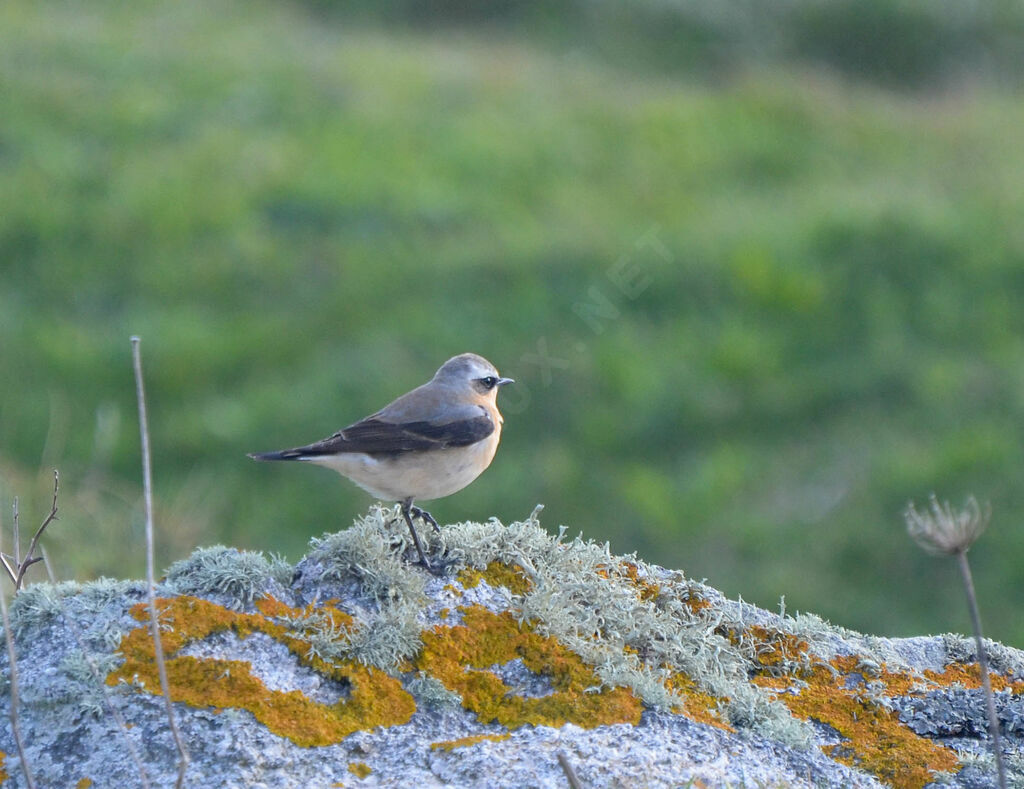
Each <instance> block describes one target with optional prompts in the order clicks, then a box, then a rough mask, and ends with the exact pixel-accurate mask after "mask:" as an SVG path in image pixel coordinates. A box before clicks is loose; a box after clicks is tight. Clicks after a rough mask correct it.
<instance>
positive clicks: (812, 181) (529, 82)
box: [0, 0, 1024, 645]
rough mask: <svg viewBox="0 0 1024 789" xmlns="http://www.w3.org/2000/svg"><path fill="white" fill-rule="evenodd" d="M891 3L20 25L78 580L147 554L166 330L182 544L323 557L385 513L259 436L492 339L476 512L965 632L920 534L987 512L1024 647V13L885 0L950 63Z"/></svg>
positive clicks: (27, 296)
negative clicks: (504, 387) (535, 511)
mask: <svg viewBox="0 0 1024 789" xmlns="http://www.w3.org/2000/svg"><path fill="white" fill-rule="evenodd" d="M715 5H716V4H714V3H709V4H708V9H709V10H708V11H707V13H708V14H710V13H711V11H710V9H711V8H713V7H715ZM718 5H719V6H721V4H718ZM854 5H856V6H857V7H858V8H859V7H860V4H851V3H836V4H822V3H816V2H812V1H811V0H806V2H797V3H793V4H789V6H790V10H789V11H787V15H786V16H785V17H779V18H777V19H772V20H770V21H771V24H767V22H766V24H765V25H763V26H758V25H756V24H753V20H752V19H751V17H750V13H751V12H750V11H748V12H746V16H744V15H739V16H737V17H734V18H733V23H734V24H735V26H736V27H735V29H733V28H730V26H729V22H728V18H727V16H723V17H721V18H718V17H715V18H714V19H713V20H711V17H710V16H708V17H707V18H708V20H711V21H709V22H708V24H707V25H706V26H705V28H706V30H707V31H711V32H706V33H705V34H700V35H698V34H697V33H693V34H692V35H691V34H687V33H686V30H691V28H692V29H693V30H697V29H698V28H697V27H693V26H690V27H687V26H688V25H690V22H692V21H693V19H694V17H692V15H691V16H690V17H687V16H686V15H685V14H684V13H683V12H682V11H681V10H679V9H677V11H679V14H678V15H677V16H675V17H672V19H671V20H669V19H664V20H661V22H660V23H659V16H658V13H665V14H668V12H667V11H663V12H658V11H656V10H655V9H653V6H652V7H646V6H641V8H644V9H645V10H644V11H643V13H640V12H638V13H637V15H636V18H635V19H632V20H631V21H629V22H628V24H627V21H626V20H618V21H616V20H615V19H613V18H611V17H609V16H601V15H596V12H593V13H587V9H586V8H583V7H582V6H580V7H577V6H575V5H573V4H569V3H565V4H556V5H553V6H551V9H552V10H551V12H550V18H547V17H545V18H543V19H541V18H537V17H535V16H530V15H529V14H528V13H527V11H525V10H524V8H525V6H523V7H521V6H520V5H519V4H517V3H514V2H506V3H502V4H500V7H501V8H502V9H504V10H503V11H502V13H501V14H498V15H497V16H496V17H495V16H492V17H491V18H488V19H486V20H482V21H481V20H477V19H474V18H472V14H471V13H470V10H467V9H471V6H470V5H469V4H457V3H441V4H440V5H438V6H437V8H438V9H440V10H444V9H447V11H446V16H445V20H441V19H437V18H435V19H433V20H432V22H433V23H432V24H424V21H423V17H424V14H425V12H424V10H423V9H424V8H427V7H428V6H425V5H423V4H420V3H407V4H404V5H403V4H400V3H398V4H387V5H385V6H382V7H381V8H380V9H377V10H374V9H373V8H372V7H370V6H369V5H367V8H366V9H365V11H364V12H363V14H362V16H360V17H359V18H358V19H355V20H353V19H351V18H347V17H345V16H342V12H341V11H340V10H336V9H334V8H333V6H329V5H328V4H326V3H320V4H316V3H309V4H306V5H302V4H287V3H276V4H275V3H269V2H255V3H253V2H249V3H244V4H243V3H240V2H232V1H231V0H212V2H206V3H197V2H192V0H186V1H185V2H182V3H160V2H153V1H152V0H140V1H139V2H135V3H131V4H119V3H112V2H106V0H97V2H92V3H88V4H81V3H72V2H58V1H57V0H42V1H41V2H27V0H12V1H9V2H7V3H4V4H2V5H0V97H2V110H0V506H2V512H3V513H4V516H5V517H4V523H5V524H7V525H9V518H8V517H7V513H8V512H9V506H10V501H11V499H12V497H13V496H14V495H15V494H17V495H20V496H21V513H22V516H21V517H22V522H23V527H24V526H27V525H29V524H34V522H35V521H36V519H37V517H41V516H42V515H43V514H45V511H46V510H47V509H48V496H49V493H50V486H51V485H52V477H51V472H50V469H51V468H52V467H54V466H58V467H59V468H60V470H61V478H62V492H61V502H60V505H61V514H60V520H59V521H58V522H57V523H55V524H53V525H52V526H51V527H50V529H49V530H48V532H47V544H48V546H49V548H50V551H51V555H52V558H53V560H54V562H55V565H56V569H57V570H58V573H59V574H60V576H61V577H62V578H70V577H75V578H88V577H94V576H96V575H99V574H104V573H105V574H112V575H116V576H126V575H138V574H139V573H140V572H141V570H142V567H143V551H142V547H141V543H142V529H141V505H140V495H139V485H138V480H139V478H140V471H139V461H138V436H137V428H136V421H135V419H136V417H135V405H134V390H133V383H132V374H131V366H130V358H129V345H128V337H129V335H130V334H133V333H134V334H139V335H140V336H141V337H142V338H143V346H142V349H143V360H144V366H145V370H146V376H147V389H148V395H149V406H150V421H151V432H152V441H153V445H154V458H153V460H154V470H155V474H154V476H155V486H156V494H157V497H158V510H157V521H158V529H159V530H160V533H161V540H162V543H161V545H160V546H159V548H160V550H161V552H162V558H161V559H160V560H159V562H158V563H159V564H161V565H162V566H166V565H167V564H169V563H170V561H171V560H174V559H179V558H181V557H183V556H186V555H188V554H189V553H190V552H191V549H192V548H193V547H194V546H196V545H212V544H215V543H220V542H223V543H226V544H229V545H233V546H237V547H239V548H243V549H246V548H249V549H258V550H261V551H267V552H269V551H280V552H282V553H283V554H284V555H285V556H287V557H289V558H291V559H295V558H296V557H298V556H299V555H300V554H301V553H302V552H303V550H304V548H305V546H306V544H307V542H308V540H309V538H310V537H311V536H314V535H319V534H321V533H323V532H325V531H336V530H337V529H339V528H342V527H346V526H348V525H349V524H350V523H351V522H352V520H353V518H355V517H357V516H358V515H360V514H361V513H363V512H365V510H366V508H367V504H368V501H367V497H366V496H365V495H364V494H362V493H361V492H360V491H358V490H357V489H355V488H354V487H353V486H351V485H349V484H347V483H345V482H344V481H342V480H338V479H336V478H335V477H334V476H332V475H331V474H330V473H328V472H326V471H322V470H319V469H309V468H302V469H296V468H292V467H280V468H279V467H268V466H257V465H256V464H254V463H251V462H250V461H249V460H248V459H247V458H246V457H245V452H247V451H254V450H265V449H273V448H280V447H283V446H287V445H293V444H297V443H302V442H305V441H307V440H312V439H316V438H319V437H321V436H323V435H326V434H327V433H328V432H330V431H332V430H334V429H336V428H338V427H341V426H343V425H344V424H346V423H347V422H349V421H352V420H354V419H356V418H358V417H361V416H363V415H365V414H367V413H369V412H371V411H372V410H374V409H375V408H377V407H379V406H380V405H382V404H383V403H385V402H386V401H387V400H388V399H390V398H391V397H393V396H395V395H397V394H399V393H401V392H403V391H405V390H406V389H408V388H410V387H412V386H414V385H416V384H418V383H421V382H422V381H423V380H425V379H426V378H427V377H428V376H429V375H431V374H432V373H433V371H434V369H436V367H437V366H438V365H439V364H440V363H441V362H442V361H444V359H446V358H447V357H448V356H450V355H452V354H454V353H458V352H461V351H465V350H473V351H476V352H478V353H482V354H483V355H485V356H487V357H488V358H490V359H491V360H492V361H494V362H495V363H496V364H497V365H498V367H499V369H501V371H502V372H503V373H506V374H509V375H512V376H514V377H515V378H516V379H517V380H518V381H519V383H518V384H517V385H516V387H515V388H512V389H510V390H509V391H508V392H504V393H503V410H504V412H505V414H506V434H505V438H504V440H503V444H502V447H501V449H500V451H499V453H498V456H497V459H496V461H495V464H494V466H493V468H492V469H491V470H489V471H488V472H487V473H486V474H485V475H484V476H483V477H482V478H481V479H480V480H479V481H478V482H476V483H475V484H474V485H472V486H470V487H469V488H467V489H466V490H465V491H463V492H462V493H460V494H458V495H456V496H454V497H451V498H449V499H446V500H443V501H439V502H437V503H435V504H433V505H431V510H432V511H433V512H434V514H435V516H437V517H438V519H439V520H441V521H442V522H450V521H456V520H464V519H476V520H480V519H483V518H486V517H487V516H489V515H491V514H496V515H497V516H498V517H500V518H502V519H503V520H505V521H506V522H507V521H511V520H514V519H519V518H522V517H525V515H527V514H528V513H529V512H530V511H531V510H532V508H533V506H534V504H536V503H537V502H543V503H545V504H546V505H547V509H546V510H545V518H544V523H545V524H546V525H547V526H548V527H549V528H554V526H555V525H556V524H558V523H564V524H567V525H568V526H569V528H570V531H571V532H572V533H575V532H576V531H577V530H580V529H582V530H584V531H585V533H586V536H587V537H591V538H594V539H601V540H604V539H607V540H610V541H611V543H612V547H613V549H614V550H615V551H617V552H620V553H621V552H628V551H633V550H635V551H637V552H638V553H639V554H640V556H641V557H644V558H646V559H648V560H651V561H657V562H658V563H661V564H664V565H666V566H669V567H680V568H683V569H685V570H686V572H687V573H688V574H689V575H690V576H694V577H698V578H699V577H702V576H706V577H707V579H708V580H709V582H711V583H712V584H714V585H715V586H717V587H719V588H722V589H723V590H724V591H726V592H727V593H729V594H731V595H736V594H742V595H743V596H744V598H746V599H749V600H751V601H753V602H757V603H760V604H763V605H767V606H769V607H770V606H772V605H773V603H774V601H775V600H777V599H778V597H779V596H780V595H785V596H786V600H787V605H788V607H789V609H790V610H795V609H809V610H813V611H816V612H818V613H820V614H822V615H825V616H828V617H829V618H831V619H832V620H834V621H835V622H837V623H839V624H842V625H846V626H849V627H854V628H858V629H862V630H867V631H871V632H878V633H889V634H911V633H919V632H922V631H941V630H948V629H956V630H961V631H965V630H966V629H967V627H968V619H967V613H966V610H965V608H964V606H963V602H962V601H961V600H960V599H959V597H958V592H957V585H956V583H955V578H954V568H952V567H944V566H941V565H940V564H939V563H935V562H933V561H931V560H929V559H928V557H926V556H923V555H921V554H920V552H919V551H917V550H916V549H915V547H914V546H913V544H912V543H911V542H910V540H909V539H908V538H907V536H906V534H905V533H904V531H903V528H902V519H901V515H900V513H901V512H902V511H903V509H904V507H905V505H906V503H907V501H908V500H910V499H916V500H921V499H923V498H925V497H926V496H927V495H928V493H929V492H931V491H933V490H934V491H936V492H937V493H938V494H939V495H940V496H941V497H943V498H950V499H953V500H954V501H956V500H959V499H961V498H962V497H963V496H964V495H965V494H966V493H968V492H973V493H975V494H976V495H977V496H978V497H979V499H982V500H985V499H990V500H991V501H992V505H993V513H994V515H993V523H992V528H991V529H990V531H989V533H988V534H987V535H986V536H985V537H984V539H982V540H981V541H980V542H979V544H978V545H977V546H976V548H975V549H974V551H973V552H972V564H973V565H974V568H975V572H976V580H977V583H978V590H979V595H980V596H981V598H982V600H983V607H984V609H985V610H986V612H988V613H987V619H988V621H986V622H985V626H986V633H987V634H989V635H990V636H991V637H993V638H999V639H1004V640H1007V641H1009V642H1011V643H1015V644H1017V645H1021V644H1024V622H1022V621H1021V619H1020V617H1018V616H1015V615H1013V612H1015V611H1018V610H1020V608H1021V606H1022V605H1024V583H1021V580H1022V579H1021V573H1022V572H1024V571H1022V569H1021V568H1022V566H1024V565H1022V563H1021V561H1020V557H1021V556H1022V555H1024V530H1021V528H1020V526H1019V521H1020V518H1021V514H1022V513H1024V485H1022V484H1021V482H1022V477H1024V451H1022V446H1021V438H1020V436H1021V425H1022V424H1024V396H1022V394H1021V393H1022V392H1024V312H1022V311H1021V309H1020V306H1019V304H1020V301H1021V297H1022V295H1024V265H1022V264H1024V234H1022V233H1021V230H1020V227H1021V223H1020V217H1021V216H1022V210H1024V193H1022V191H1021V189H1020V184H1021V183H1024V155H1022V151H1021V147H1020V143H1019V137H1020V134H1019V130H1020V129H1021V128H1022V127H1024V103H1022V102H1021V101H1020V96H1019V94H1017V93H1013V92H1012V90H1010V89H1009V88H1006V87H1004V85H1007V84H1013V81H1014V78H1015V77H1017V76H1019V74H1020V67H1021V61H1022V59H1021V58H1020V57H1019V49H1018V48H1015V47H1014V46H1013V45H1012V42H1014V41H1017V42H1018V44H1019V39H1018V38H1015V36H1016V32H1017V31H1020V30H1021V20H1020V19H1019V18H1018V16H1019V11H1014V9H1015V8H1016V6H1015V5H1008V4H999V3H996V4H994V5H993V8H994V9H996V10H995V11H994V12H993V13H992V14H991V15H990V16H989V17H986V18H985V19H981V17H980V16H979V18H978V19H966V18H954V17H947V16H943V15H942V12H941V11H940V8H941V6H940V5H938V4H934V3H923V2H919V3H910V2H896V0H893V2H891V3H890V2H884V0H874V2H872V3H870V4H868V5H867V6H865V8H866V9H868V10H867V11H865V13H866V14H868V16H866V17H865V18H864V19H866V20H867V21H864V20H860V22H862V23H863V24H864V25H865V26H867V28H869V29H870V21H871V20H872V19H874V20H876V22H877V20H878V19H885V18H890V17H891V18H898V19H899V20H902V21H901V24H907V25H910V29H912V30H913V31H915V35H914V36H910V37H904V38H903V39H902V42H903V43H906V42H910V41H912V42H913V45H914V46H913V48H912V49H913V52H911V51H910V50H911V48H910V47H909V44H908V45H907V46H903V47H902V49H901V46H897V44H895V43H893V42H890V46H889V47H888V48H886V44H885V42H884V41H880V40H878V39H877V37H871V36H865V37H864V40H865V41H868V40H870V42H871V45H872V47H874V48H875V49H870V50H866V51H862V50H857V49H856V48H855V47H854V48H852V49H851V48H850V47H849V46H846V45H847V44H849V42H848V41H846V40H845V39H842V40H841V41H839V43H836V41H837V39H836V36H837V33H836V31H837V30H838V31H842V30H844V29H845V28H843V26H842V24H841V20H842V16H841V15H842V14H843V13H846V14H847V15H849V14H850V9H851V8H853V7H854ZM658 7H659V8H662V6H661V5H659V6H658ZM693 7H694V8H698V7H699V4H694V5H693ZM745 7H746V6H745ZM664 8H671V5H666V6H664ZM829 8H832V9H833V10H834V12H835V15H830V14H829V11H828V9H829ZM460 9H461V10H460ZM844 9H845V10H844ZM439 13H440V11H439ZM495 13H497V12H495ZM607 13H609V14H610V13H611V12H607ZM693 13H696V12H693ZM949 13H953V12H949ZM870 14H874V16H871V15H870ZM978 14H979V15H980V14H981V12H980V11H979V12H978ZM1014 14H1017V16H1014ZM576 15H581V16H579V17H577V16H576ZM886 15H889V17H887V16H886ZM451 17H454V18H455V19H456V22H457V24H452V23H451ZM580 19H585V20H586V22H587V23H586V24H582V22H580ZM800 20H803V21H800ZM837 20H838V21H837ZM908 20H909V21H908ZM915 20H916V21H915ZM929 20H930V21H929ZM399 21H400V22H401V23H400V24H399ZM578 22H579V24H577V23H578ZM670 22H672V24H669V23H670ZM712 22H713V24H712ZM812 22H813V24H812ZM694 24H696V23H694ZM887 29H888V28H887ZM613 31H614V32H613ZM800 31H804V32H803V34H802V36H803V37H801V35H798V33H799V32H800ZM655 33H658V35H655ZM759 35H761V36H762V37H761V38H758V36H759ZM830 36H832V38H830ZM830 41H831V42H833V43H829V42H830ZM758 42H761V45H758ZM936 42H938V43H936ZM950 42H953V43H950ZM769 44H770V45H769ZM954 44H955V46H954ZM901 51H902V52H903V54H902V55H900V54H899V53H900V52H901ZM858 52H860V53H861V54H858ZM851 53H852V54H851ZM879 53H881V54H879ZM956 53H959V54H956ZM911 55H913V57H914V58H915V60H914V61H913V64H911V65H907V62H909V61H901V60H900V59H899V58H900V57H903V56H906V57H908V58H909V57H910V56H911ZM954 55H955V56H954ZM887 58H888V61H886V59H887ZM1015 58H1016V60H1015ZM883 61H886V62H888V63H889V65H884V63H883ZM823 63H826V64H828V68H825V66H823V65H822V64H823ZM979 64H982V65H984V67H982V65H979ZM883 65H884V67H883ZM954 66H956V68H954ZM901 77H905V79H903V78H901ZM617 278H618V279H617ZM616 282H618V283H619V286H618V287H617V285H616ZM602 298H603V299H604V301H603V302H602V301H601V299H602ZM581 305H590V306H591V307H592V308H594V309H591V310H590V311H588V310H587V309H585V308H582V307H581ZM595 310H596V311H595ZM545 354H546V355H549V356H550V357H552V358H553V360H554V366H553V367H547V366H545V365H542V364H539V363H538V361H537V358H536V357H537V356H538V355H545ZM505 395H507V396H505ZM32 572H33V573H34V574H38V573H40V572H41V571H38V570H34V571H32Z"/></svg>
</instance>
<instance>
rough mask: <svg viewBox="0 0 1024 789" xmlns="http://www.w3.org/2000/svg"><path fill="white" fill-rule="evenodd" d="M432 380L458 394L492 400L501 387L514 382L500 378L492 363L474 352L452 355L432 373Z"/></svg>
mask: <svg viewBox="0 0 1024 789" xmlns="http://www.w3.org/2000/svg"><path fill="white" fill-rule="evenodd" d="M434 380H435V381H436V382H438V383H441V384H444V385H445V386H449V387H451V388H452V389H454V390H456V391H457V392H458V393H459V394H463V395H467V396H473V397H484V398H488V399H490V400H492V401H493V400H495V399H496V398H497V395H498V390H499V389H500V388H501V387H503V386H504V385H505V384H511V383H515V381H513V379H511V378H502V377H501V376H500V375H499V374H498V369H497V368H496V367H495V366H494V365H493V364H491V363H490V362H489V361H487V360H486V359H485V358H484V357H482V356H477V354H475V353H463V354H459V355H458V356H453V357H452V358H451V359H449V360H448V361H447V362H445V363H444V364H442V365H441V369H439V370H438V371H437V373H435V374H434Z"/></svg>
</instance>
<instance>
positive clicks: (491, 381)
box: [480, 375, 498, 389]
mask: <svg viewBox="0 0 1024 789" xmlns="http://www.w3.org/2000/svg"><path fill="white" fill-rule="evenodd" d="M480 383H482V384H483V385H484V388H485V389H493V388H494V385H495V384H496V383H498V379H497V378H495V377H494V376H493V375H488V376H487V377H486V378H481V379H480Z"/></svg>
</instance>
